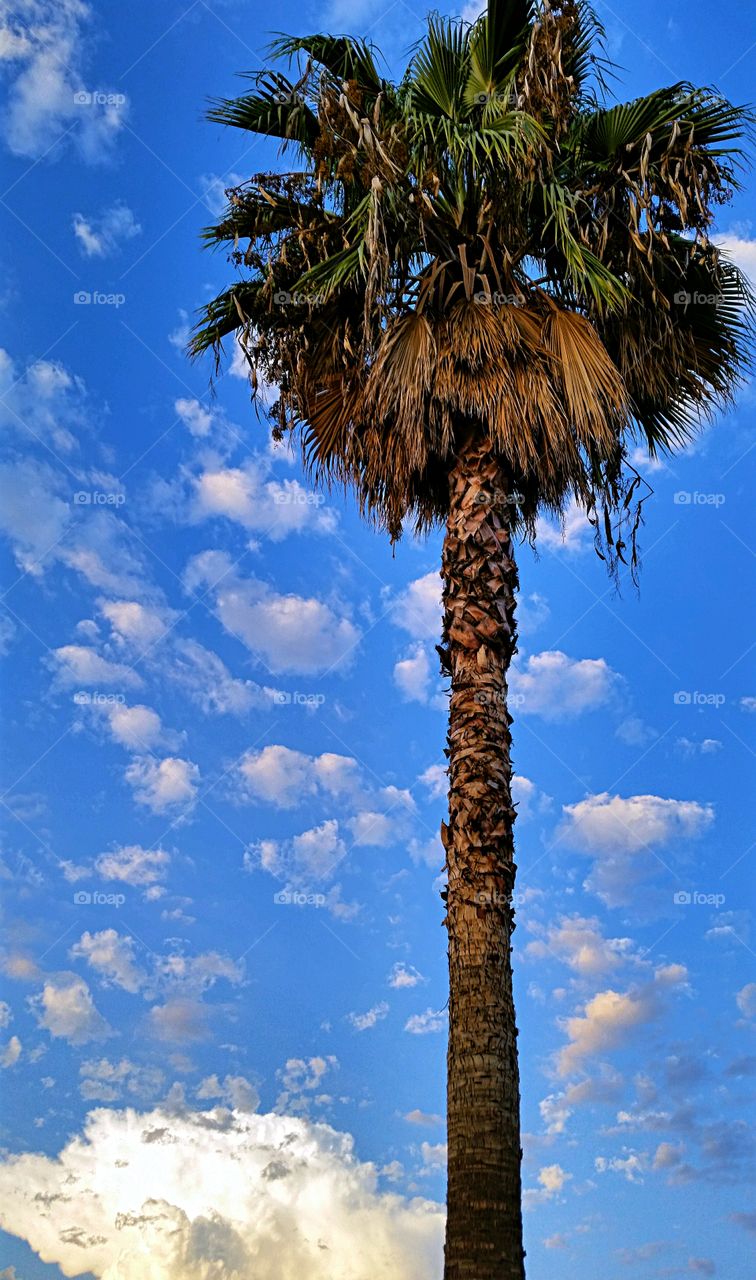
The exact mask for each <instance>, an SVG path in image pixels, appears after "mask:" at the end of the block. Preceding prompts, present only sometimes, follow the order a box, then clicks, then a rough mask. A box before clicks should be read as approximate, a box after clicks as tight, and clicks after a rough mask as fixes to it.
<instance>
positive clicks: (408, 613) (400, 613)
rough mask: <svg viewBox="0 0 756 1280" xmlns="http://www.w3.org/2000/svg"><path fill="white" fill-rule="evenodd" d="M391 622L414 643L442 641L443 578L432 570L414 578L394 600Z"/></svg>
mask: <svg viewBox="0 0 756 1280" xmlns="http://www.w3.org/2000/svg"><path fill="white" fill-rule="evenodd" d="M391 617H392V621H393V622H394V623H395V625H396V626H397V627H401V628H402V630H403V631H408V632H409V634H410V635H411V636H412V638H413V640H433V641H439V640H440V638H441V578H440V575H439V573H438V570H436V569H433V570H431V572H430V573H426V574H424V575H423V577H422V578H415V580H414V581H413V582H410V583H409V584H408V585H407V586H406V587H405V588H404V590H403V591H401V592H400V593H399V594H398V595H397V596H396V598H395V600H394V602H393V605H392V611H391Z"/></svg>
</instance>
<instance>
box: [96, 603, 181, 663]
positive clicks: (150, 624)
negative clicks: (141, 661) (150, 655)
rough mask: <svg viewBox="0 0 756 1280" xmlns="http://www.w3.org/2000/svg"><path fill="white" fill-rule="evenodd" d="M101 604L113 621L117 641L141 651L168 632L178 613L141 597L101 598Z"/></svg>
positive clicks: (101, 609)
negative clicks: (146, 601)
mask: <svg viewBox="0 0 756 1280" xmlns="http://www.w3.org/2000/svg"><path fill="white" fill-rule="evenodd" d="M98 607H99V610H100V613H101V614H102V615H103V617H105V618H107V620H108V622H109V623H110V627H111V630H112V634H113V640H114V641H115V643H116V644H117V645H119V646H122V647H123V648H126V649H129V650H130V651H133V652H135V653H139V654H141V653H142V652H143V651H145V650H147V649H151V648H152V646H153V645H155V644H156V643H157V642H158V640H160V639H161V638H162V637H163V636H164V635H165V633H166V631H168V630H169V629H170V626H171V622H172V620H173V618H174V617H175V616H176V615H175V614H173V613H172V612H170V611H167V610H158V609H155V608H153V607H152V606H150V605H145V604H142V603H140V601H138V600H99V601H98Z"/></svg>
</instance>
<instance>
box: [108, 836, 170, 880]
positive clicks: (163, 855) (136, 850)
mask: <svg viewBox="0 0 756 1280" xmlns="http://www.w3.org/2000/svg"><path fill="white" fill-rule="evenodd" d="M170 861H171V855H170V854H169V853H168V852H167V851H166V850H165V849H143V848H142V846H141V845H139V844H126V845H120V846H119V847H117V848H115V849H111V850H109V851H108V852H107V853H101V854H99V855H98V857H97V858H95V864H94V865H95V870H96V871H97V873H98V875H100V876H102V878H103V880H120V881H121V882H122V883H123V884H129V885H135V886H144V887H148V886H150V885H154V884H157V883H158V882H159V881H160V880H163V879H164V878H165V876H166V874H167V872H168V867H169V866H170Z"/></svg>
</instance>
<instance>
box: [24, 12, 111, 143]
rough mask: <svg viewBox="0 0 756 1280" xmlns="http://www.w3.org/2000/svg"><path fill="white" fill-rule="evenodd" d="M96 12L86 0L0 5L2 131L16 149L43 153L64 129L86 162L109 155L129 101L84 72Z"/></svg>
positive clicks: (62, 133) (64, 132) (63, 132)
mask: <svg viewBox="0 0 756 1280" xmlns="http://www.w3.org/2000/svg"><path fill="white" fill-rule="evenodd" d="M91 16H92V10H91V8H90V6H89V5H88V4H87V3H85V0H16V3H15V5H14V6H13V7H12V8H11V7H9V6H8V5H7V4H5V5H3V7H2V9H1V10H0V68H2V70H3V72H4V76H5V79H6V80H7V81H8V82H9V88H8V101H7V106H6V109H5V112H4V119H3V133H4V136H5V141H6V144H7V146H8V148H9V150H10V151H11V152H12V153H13V154H14V155H18V156H29V157H31V158H35V159H36V158H41V157H42V156H43V155H47V154H48V153H49V151H50V149H51V147H52V144H54V143H55V142H56V141H57V140H58V139H59V138H60V137H61V136H62V135H64V134H71V135H72V137H73V138H74V139H75V141H76V144H77V146H78V148H79V150H80V152H81V154H82V155H83V157H84V158H85V159H86V160H89V161H97V160H100V159H102V158H103V157H104V156H106V155H107V154H108V153H109V151H110V149H111V146H112V144H113V141H114V140H115V138H116V136H117V134H118V132H119V131H120V129H121V128H122V127H123V124H124V120H125V116H126V109H127V105H128V103H127V98H126V96H125V94H123V93H122V92H115V91H108V90H103V88H102V86H100V85H96V84H92V83H87V80H86V79H85V78H84V75H83V73H82V60H83V51H84V45H85V38H86V37H85V27H86V24H87V23H88V22H89V20H90V18H91ZM82 95H83V100H82Z"/></svg>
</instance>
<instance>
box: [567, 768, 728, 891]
mask: <svg viewBox="0 0 756 1280" xmlns="http://www.w3.org/2000/svg"><path fill="white" fill-rule="evenodd" d="M713 821H714V809H713V807H712V805H710V804H701V803H699V802H698V801H697V800H675V799H668V798H665V797H662V796H654V795H637V796H619V795H613V794H611V793H610V792H602V793H600V794H598V795H592V796H587V797H586V799H585V800H580V801H578V802H577V803H576V804H571V805H565V806H564V809H563V820H562V823H561V826H560V829H559V837H560V839H561V840H563V841H564V843H566V844H567V845H569V846H570V847H571V848H574V849H576V850H577V851H578V852H579V853H584V854H586V855H587V856H589V857H591V858H592V859H593V866H592V869H591V872H590V875H589V876H588V879H587V881H586V887H587V888H589V889H590V890H591V891H592V892H594V893H596V894H598V896H599V897H600V898H601V899H602V900H603V901H604V902H606V903H607V905H609V906H625V905H628V904H630V903H632V902H633V901H634V899H635V898H636V897H637V893H638V887H639V885H641V884H643V882H644V881H645V880H646V879H648V877H649V876H651V875H652V874H653V873H654V872H655V871H657V870H659V868H662V867H665V866H666V862H665V861H664V859H663V857H662V856H661V854H660V850H666V848H667V847H668V846H671V845H675V844H681V843H685V842H688V841H690V840H695V839H698V838H700V837H701V836H703V835H704V834H705V833H706V832H707V831H708V830H709V828H710V827H711V825H712V823H713Z"/></svg>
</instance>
